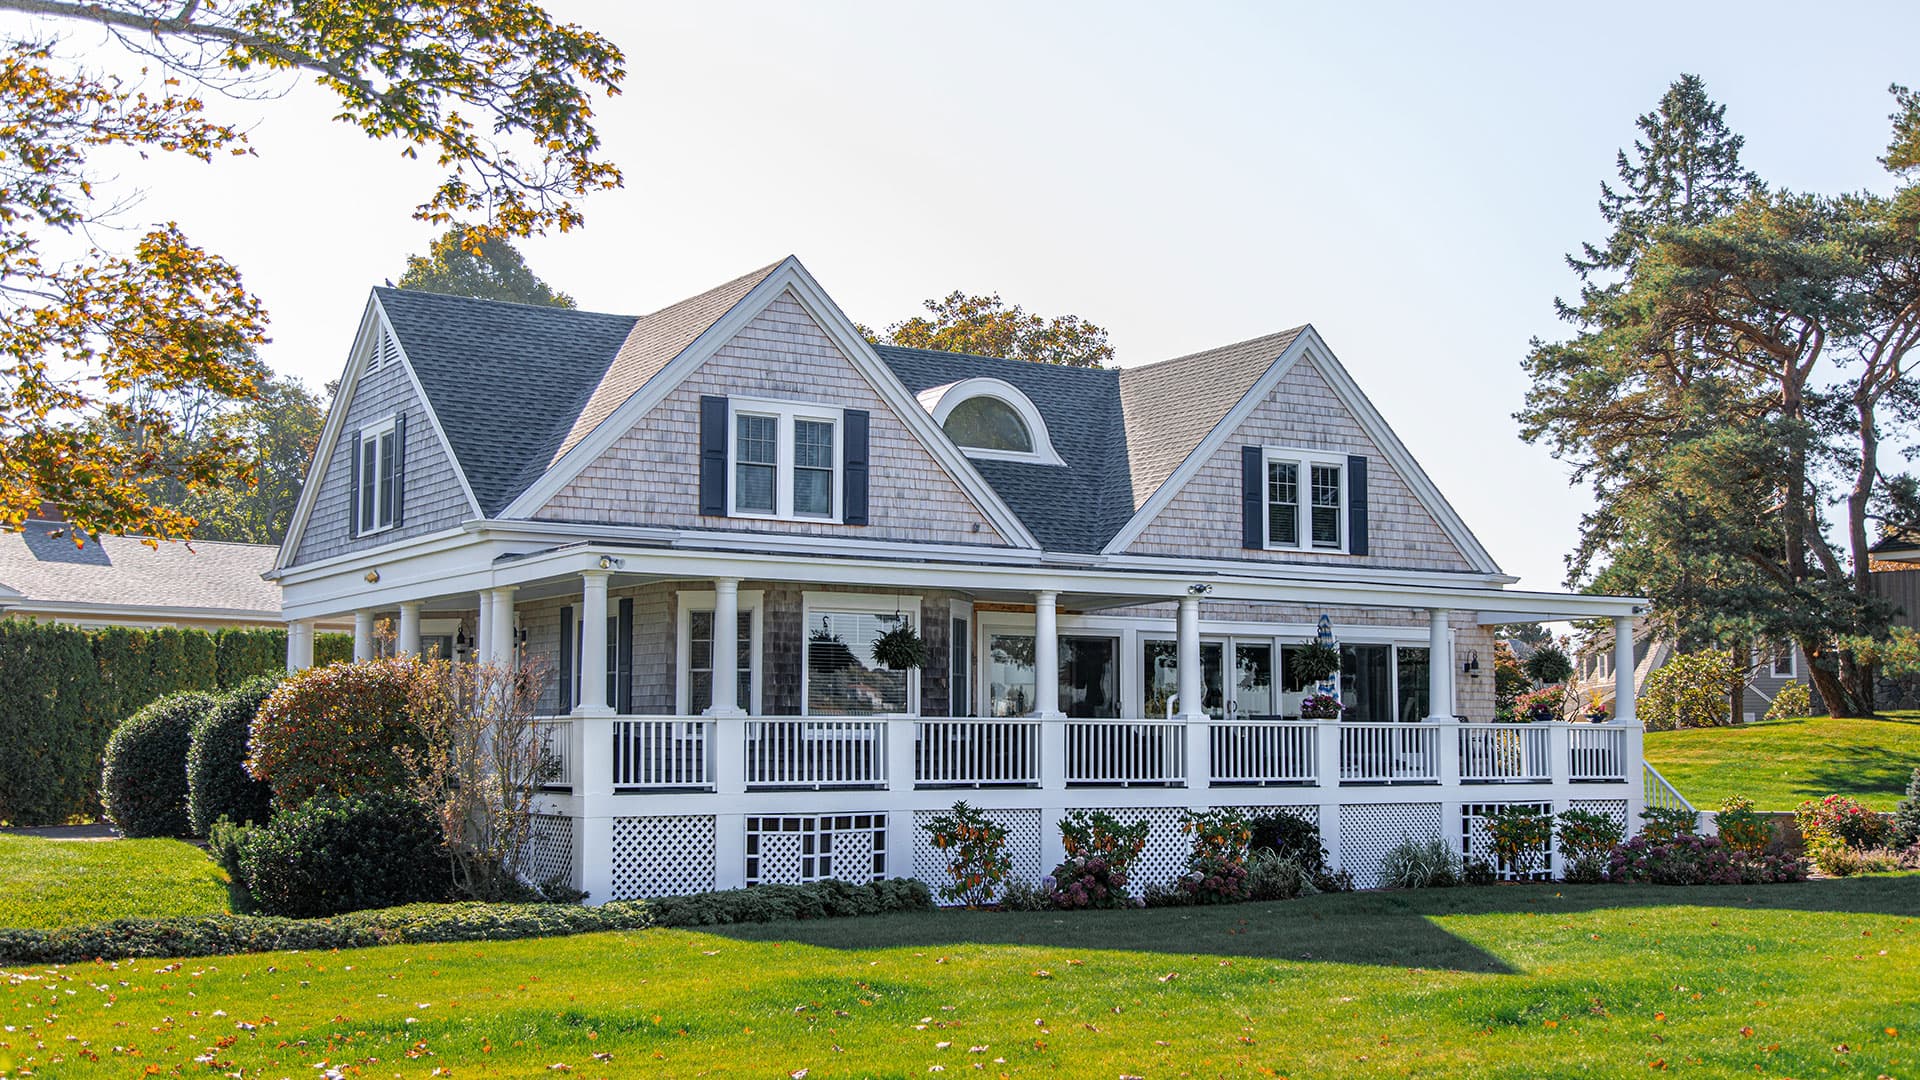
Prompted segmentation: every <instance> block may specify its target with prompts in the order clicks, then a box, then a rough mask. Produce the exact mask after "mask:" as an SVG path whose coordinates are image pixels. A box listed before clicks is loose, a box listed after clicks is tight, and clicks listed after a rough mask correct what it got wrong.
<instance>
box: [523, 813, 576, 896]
mask: <svg viewBox="0 0 1920 1080" xmlns="http://www.w3.org/2000/svg"><path fill="white" fill-rule="evenodd" d="M578 836H579V833H578V829H577V827H576V825H575V823H574V820H573V819H572V818H570V817H563V816H561V815H559V814H535V815H533V832H532V835H531V836H529V837H528V839H527V851H526V858H525V865H524V867H523V872H524V874H525V876H526V879H527V882H528V883H529V884H532V885H545V884H546V883H547V882H549V881H555V880H557V881H559V882H561V883H562V884H565V885H566V886H568V887H569V888H574V889H577V888H579V887H580V875H579V874H577V873H575V872H574V861H573V853H574V852H575V851H578V850H579V841H578Z"/></svg>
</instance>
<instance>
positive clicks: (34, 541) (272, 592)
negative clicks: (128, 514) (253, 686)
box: [0, 520, 280, 618]
mask: <svg viewBox="0 0 1920 1080" xmlns="http://www.w3.org/2000/svg"><path fill="white" fill-rule="evenodd" d="M68 529H69V526H68V525H66V524H64V523H61V522H50V521H37V520H36V521H28V522H26V523H24V524H23V525H21V527H20V528H19V529H9V530H4V531H0V590H8V591H10V592H12V593H18V594H19V595H20V598H21V599H24V600H27V601H42V602H48V601H51V602H60V603H79V604H96V605H99V606H101V607H106V608H113V609H116V610H118V609H125V608H203V609H219V610H225V611H236V612H250V613H258V614H260V615H264V616H271V617H275V618H277V617H278V616H279V614H280V587H279V586H278V585H275V584H274V583H273V582H270V581H265V580H262V579H261V577H260V575H261V574H263V573H266V572H267V571H268V570H270V569H272V568H273V561H274V557H275V556H276V555H277V554H278V552H279V548H278V547H277V546H275V545H272V544H229V543H221V542H216V541H212V540H195V541H193V542H192V543H191V544H187V543H162V544H160V545H159V546H158V547H153V548H149V547H147V546H146V545H145V544H144V543H142V542H141V541H140V540H139V539H137V538H134V537H125V536H102V537H97V538H95V539H92V540H89V541H87V544H86V546H85V547H80V548H76V547H74V546H73V540H72V538H71V535H70V534H69V533H68V532H67V530H68ZM5 595H6V594H5V593H4V592H0V596H5ZM11 599H12V598H11V597H7V598H6V599H0V606H4V605H5V604H6V603H7V602H8V601H10V600H11Z"/></svg>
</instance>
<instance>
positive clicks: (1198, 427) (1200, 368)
mask: <svg viewBox="0 0 1920 1080" xmlns="http://www.w3.org/2000/svg"><path fill="white" fill-rule="evenodd" d="M1304 329H1306V327H1304V326H1296V327H1294V328H1293V329H1291V330H1283V331H1281V332H1280V333H1277V334H1268V335H1266V336H1265V337H1257V338H1253V339H1251V340H1248V341H1241V342H1237V343H1235V344H1232V345H1222V346H1220V347H1219V348H1217V349H1207V350H1206V351H1204V352H1197V353H1189V354H1187V355H1186V356H1178V357H1175V358H1173V359H1172V360H1162V361H1160V362H1159V363H1156V364H1147V365H1145V366H1144V367H1136V368H1125V369H1123V370H1122V371H1121V372H1120V410H1121V414H1122V416H1123V417H1124V419H1125V422H1126V431H1127V456H1128V460H1129V463H1130V466H1131V473H1132V497H1133V509H1135V510H1138V509H1139V508H1140V507H1142V506H1144V505H1145V504H1146V501H1147V499H1148V498H1150V497H1151V496H1152V495H1153V493H1154V492H1155V491H1158V490H1159V489H1160V485H1162V484H1164V483H1166V481H1167V478H1168V477H1170V476H1172V475H1173V472H1174V470H1175V469H1178V468H1179V467H1180V463H1181V462H1183V461H1185V460H1187V457H1188V456H1189V455H1191V454H1192V453H1193V451H1194V449H1195V448H1197V447H1198V446H1199V445H1200V442H1201V440H1203V439H1205V438H1206V437H1207V435H1208V434H1210V433H1211V432H1212V431H1213V430H1214V428H1216V427H1218V426H1219V425H1220V421H1221V420H1223V419H1225V418H1226V415H1227V413H1228V412H1229V411H1230V410H1232V408H1233V407H1234V406H1235V405H1238V404H1239V403H1240V401H1241V399H1242V398H1245V397H1246V396H1247V393H1248V392H1249V391H1251V390H1252V389H1253V385H1254V383H1256V382H1258V381H1259V380H1260V376H1262V375H1265V374H1266V373H1267V369H1268V368H1271V367H1272V366H1273V364H1274V361H1276V360H1278V359H1279V358H1280V354H1281V353H1284V352H1286V351H1287V346H1289V345H1292V344H1293V340H1294V339H1295V338H1297V337H1299V336H1300V331H1302V330H1304ZM1116 528H1118V526H1116Z"/></svg>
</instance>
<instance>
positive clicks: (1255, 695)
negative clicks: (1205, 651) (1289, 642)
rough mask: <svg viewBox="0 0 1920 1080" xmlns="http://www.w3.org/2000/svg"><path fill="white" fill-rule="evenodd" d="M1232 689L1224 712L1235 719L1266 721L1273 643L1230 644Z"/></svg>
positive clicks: (1271, 688) (1271, 710)
mask: <svg viewBox="0 0 1920 1080" xmlns="http://www.w3.org/2000/svg"><path fill="white" fill-rule="evenodd" d="M1232 644H1233V690H1232V693H1231V694H1229V695H1228V697H1227V706H1228V711H1229V712H1230V713H1231V714H1232V715H1233V717H1234V718H1235V719H1237V720H1250V719H1267V718H1270V717H1272V716H1273V715H1274V714H1276V713H1278V712H1279V711H1280V710H1279V709H1278V708H1276V707H1275V704H1274V701H1275V699H1274V671H1273V642H1271V641H1266V640H1260V641H1242V640H1238V639H1235V640H1234V641H1233V643H1232Z"/></svg>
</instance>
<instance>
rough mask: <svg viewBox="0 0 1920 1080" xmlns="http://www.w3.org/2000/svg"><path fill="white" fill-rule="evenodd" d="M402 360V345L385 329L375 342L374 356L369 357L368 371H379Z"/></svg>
mask: <svg viewBox="0 0 1920 1080" xmlns="http://www.w3.org/2000/svg"><path fill="white" fill-rule="evenodd" d="M399 359H400V343H399V342H398V341H396V340H394V337H393V335H392V334H391V333H389V332H387V330H386V329H385V328H384V327H383V328H381V330H380V332H379V336H378V337H376V338H375V339H374V342H373V355H371V356H369V357H367V370H368V371H379V370H380V369H381V368H383V367H386V366H387V365H388V364H392V363H396V362H398V361H399Z"/></svg>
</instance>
